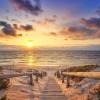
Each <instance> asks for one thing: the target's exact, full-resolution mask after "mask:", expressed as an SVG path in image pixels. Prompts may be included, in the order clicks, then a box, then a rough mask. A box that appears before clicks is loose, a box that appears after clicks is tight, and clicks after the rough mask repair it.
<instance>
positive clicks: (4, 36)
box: [0, 0, 100, 50]
mask: <svg viewBox="0 0 100 100" xmlns="http://www.w3.org/2000/svg"><path fill="white" fill-rule="evenodd" d="M17 47H20V48H21V47H25V48H29V47H30V48H47V49H51V48H60V49H63V48H64V49H66V48H67V49H68V48H72V49H73V48H76V49H94V50H100V0H0V49H5V48H7V49H9V48H11V49H16V48H17Z"/></svg>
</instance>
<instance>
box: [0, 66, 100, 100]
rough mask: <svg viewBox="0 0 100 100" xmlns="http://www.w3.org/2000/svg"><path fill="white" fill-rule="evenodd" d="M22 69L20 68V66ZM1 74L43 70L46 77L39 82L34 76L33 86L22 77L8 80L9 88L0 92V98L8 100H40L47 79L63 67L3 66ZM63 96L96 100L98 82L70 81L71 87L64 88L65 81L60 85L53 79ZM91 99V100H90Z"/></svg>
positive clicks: (99, 69) (88, 79)
mask: <svg viewBox="0 0 100 100" xmlns="http://www.w3.org/2000/svg"><path fill="white" fill-rule="evenodd" d="M21 67H22V66H21ZM3 68H4V70H3V74H8V73H10V74H11V73H23V72H28V71H30V70H33V69H37V70H38V71H43V70H45V71H46V72H47V74H48V75H47V77H44V78H43V79H42V78H39V81H38V82H36V81H35V76H33V83H34V86H32V85H30V84H29V77H28V76H22V77H16V78H12V79H10V86H9V88H7V89H3V90H0V97H2V96H4V95H7V99H9V100H18V98H20V100H41V99H40V98H39V96H40V95H41V91H42V90H43V89H44V88H45V86H46V84H47V83H48V79H49V77H54V73H55V71H57V70H58V69H63V68H65V67H60V66H59V67H56V68H52V67H51V68H50V67H49V68H48V67H40V68H39V67H38V68H36V67H34V68H29V67H27V68H26V67H25V66H24V68H20V67H18V66H16V67H15V66H3ZM92 71H93V72H95V71H100V68H96V69H94V70H91V72H92ZM55 80H56V81H57V83H58V84H59V86H60V87H61V90H62V92H63V94H64V95H66V96H67V100H73V99H75V100H98V98H97V95H96V94H95V88H97V87H99V86H100V80H97V79H90V78H84V79H83V80H82V81H81V82H79V83H75V82H73V81H71V87H69V88H66V80H65V83H62V82H61V80H59V79H57V78H55ZM89 98H90V99H89ZM91 98H92V99H91Z"/></svg>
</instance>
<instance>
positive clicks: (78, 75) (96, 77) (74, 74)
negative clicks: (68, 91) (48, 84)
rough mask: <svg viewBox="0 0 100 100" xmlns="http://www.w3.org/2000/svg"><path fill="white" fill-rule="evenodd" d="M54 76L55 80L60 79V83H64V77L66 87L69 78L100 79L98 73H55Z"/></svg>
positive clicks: (68, 83) (68, 84) (99, 73)
mask: <svg viewBox="0 0 100 100" xmlns="http://www.w3.org/2000/svg"><path fill="white" fill-rule="evenodd" d="M55 75H56V76H57V78H61V80H62V83H64V78H65V77H66V80H67V81H66V87H69V86H70V77H71V76H75V77H84V78H94V79H100V72H69V71H68V72H61V73H59V72H56V73H55Z"/></svg>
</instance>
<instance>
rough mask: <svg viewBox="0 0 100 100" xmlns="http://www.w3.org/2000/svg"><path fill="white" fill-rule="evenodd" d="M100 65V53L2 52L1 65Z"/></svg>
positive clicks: (64, 51)
mask: <svg viewBox="0 0 100 100" xmlns="http://www.w3.org/2000/svg"><path fill="white" fill-rule="evenodd" d="M94 64H98V65H100V51H67V50H37V51H36V50H35V51H0V65H31V66H80V65H94Z"/></svg>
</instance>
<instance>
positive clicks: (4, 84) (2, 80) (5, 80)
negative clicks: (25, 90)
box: [0, 67, 10, 90]
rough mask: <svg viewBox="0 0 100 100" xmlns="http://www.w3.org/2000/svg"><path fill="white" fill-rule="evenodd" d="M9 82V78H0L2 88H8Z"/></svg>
mask: <svg viewBox="0 0 100 100" xmlns="http://www.w3.org/2000/svg"><path fill="white" fill-rule="evenodd" d="M0 73H3V68H2V67H0ZM9 83H10V80H9V79H1V80H0V90H1V89H6V88H8V87H9Z"/></svg>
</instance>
